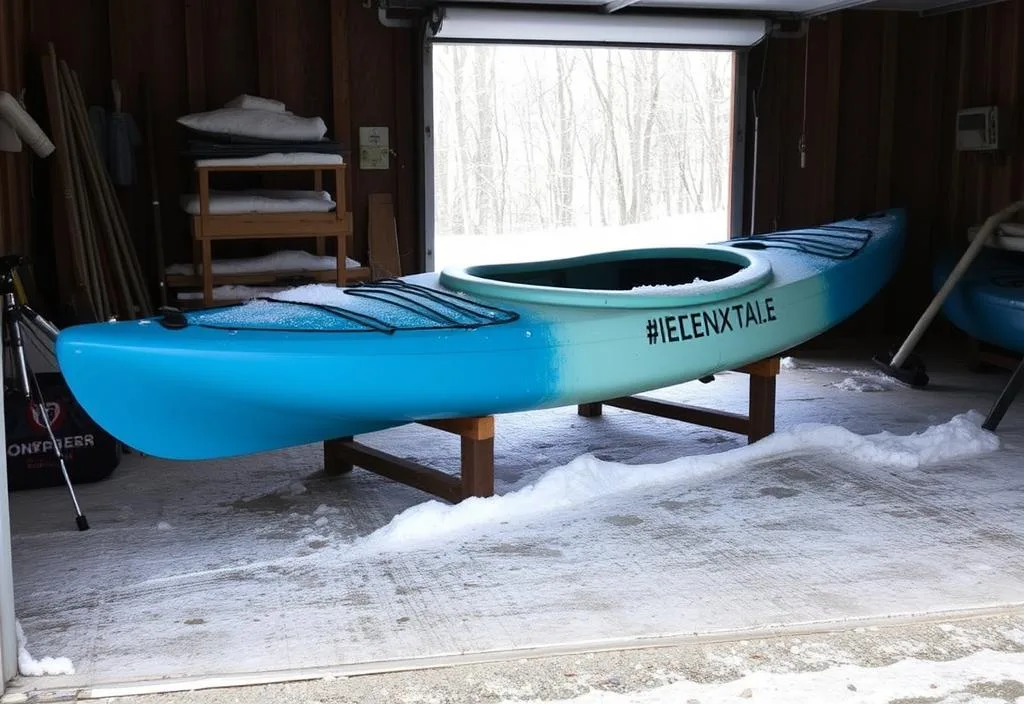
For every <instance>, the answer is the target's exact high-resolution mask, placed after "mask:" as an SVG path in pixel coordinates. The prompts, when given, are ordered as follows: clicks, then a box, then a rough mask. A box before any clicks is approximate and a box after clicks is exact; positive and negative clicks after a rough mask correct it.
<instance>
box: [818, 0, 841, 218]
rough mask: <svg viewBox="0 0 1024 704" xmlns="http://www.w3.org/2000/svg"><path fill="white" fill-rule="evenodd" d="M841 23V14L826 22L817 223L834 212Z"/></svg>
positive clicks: (839, 92)
mask: <svg viewBox="0 0 1024 704" xmlns="http://www.w3.org/2000/svg"><path fill="white" fill-rule="evenodd" d="M843 21H844V16H843V15H836V16H834V17H831V18H830V19H829V21H828V22H827V23H826V31H827V35H826V41H827V51H826V59H825V62H824V69H825V95H824V100H823V102H824V105H823V106H822V107H823V110H822V111H821V112H820V113H819V115H820V118H819V119H820V121H821V126H822V130H821V131H822V140H821V144H820V148H821V150H822V154H823V159H822V164H821V176H820V178H819V179H818V188H819V205H818V208H819V209H818V212H817V213H816V214H815V218H814V219H815V220H816V221H819V222H820V221H823V220H826V219H828V217H829V215H828V214H829V213H835V212H836V208H835V204H836V158H837V155H838V151H839V150H838V149H836V148H835V147H836V145H837V144H838V138H839V118H840V110H839V105H840V100H841V98H842V92H841V90H840V87H841V86H840V76H841V75H842V69H843Z"/></svg>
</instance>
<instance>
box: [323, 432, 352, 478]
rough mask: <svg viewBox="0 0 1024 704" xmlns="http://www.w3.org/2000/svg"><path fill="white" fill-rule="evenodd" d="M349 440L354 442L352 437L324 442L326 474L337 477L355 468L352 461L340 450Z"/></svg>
mask: <svg viewBox="0 0 1024 704" xmlns="http://www.w3.org/2000/svg"><path fill="white" fill-rule="evenodd" d="M347 442H352V438H351V437H347V438H337V439H336V440H328V441H327V442H325V443H324V472H325V473H326V474H329V475H330V476H332V477H337V476H341V475H342V474H348V473H349V472H351V471H352V470H353V467H352V463H351V462H349V461H348V460H347V459H346V458H345V454H344V453H343V452H339V451H338V450H339V448H340V447H341V446H342V445H343V444H344V443H347Z"/></svg>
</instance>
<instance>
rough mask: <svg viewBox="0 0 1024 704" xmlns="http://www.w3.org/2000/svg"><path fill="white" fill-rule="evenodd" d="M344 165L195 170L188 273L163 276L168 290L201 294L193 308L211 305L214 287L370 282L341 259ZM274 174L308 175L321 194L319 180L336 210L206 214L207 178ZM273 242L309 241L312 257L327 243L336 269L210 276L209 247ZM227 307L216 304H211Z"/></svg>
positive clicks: (346, 236) (363, 270) (347, 241)
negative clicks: (195, 211) (190, 268)
mask: <svg viewBox="0 0 1024 704" xmlns="http://www.w3.org/2000/svg"><path fill="white" fill-rule="evenodd" d="M346 169H347V165H346V164H343V163H311V164H221V163H217V164H206V163H202V162H197V163H196V165H195V171H196V181H197V186H198V196H199V213H198V214H197V215H193V216H192V218H191V222H190V225H191V231H192V243H193V259H192V261H193V267H194V269H195V272H194V273H193V274H186V275H180V274H179V275H166V276H165V284H166V286H167V288H168V289H169V290H181V289H195V288H198V289H200V290H201V291H202V299H197V301H196V303H197V304H200V303H201V304H202V305H204V306H209V305H213V304H214V303H215V301H214V297H213V289H214V287H215V286H222V285H240V286H278V285H279V286H289V285H297V284H299V283H304V282H320V283H335V284H337V285H338V286H344V285H346V284H348V283H350V282H355V281H365V280H368V279H369V278H370V268H369V267H358V268H353V269H349V268H347V267H346V261H347V255H348V253H349V252H351V251H352V239H353V234H352V230H353V228H352V212H351V211H350V210H349V208H348V204H347V201H346V198H345V193H346V189H345V176H346ZM225 172H233V173H279V172H309V173H311V174H312V176H313V189H314V190H316V191H321V190H323V187H324V180H325V179H324V177H325V175H327V176H329V177H330V180H331V181H332V185H333V187H334V189H333V190H334V193H333V194H332V195H333V198H334V201H335V203H336V207H335V208H334V210H333V211H330V212H310V211H304V212H283V213H282V212H267V213H232V214H214V213H212V212H211V211H210V178H211V176H212V175H214V174H217V173H225ZM250 239H275V240H294V239H298V240H312V241H313V242H314V243H315V247H316V249H315V251H316V254H317V255H318V256H326V255H327V241H328V240H332V239H333V240H334V241H335V243H336V247H335V257H336V259H337V267H336V269H335V270H333V271H267V272H251V273H245V274H218V273H215V272H214V271H213V268H212V262H213V243H214V242H223V241H226V240H250ZM229 302H231V301H224V300H217V301H216V303H218V304H220V303H229Z"/></svg>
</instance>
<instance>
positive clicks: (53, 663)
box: [14, 621, 75, 677]
mask: <svg viewBox="0 0 1024 704" xmlns="http://www.w3.org/2000/svg"><path fill="white" fill-rule="evenodd" d="M14 625H15V628H16V630H17V633H18V672H19V673H21V674H22V675H23V676H25V677H39V676H40V675H73V674H75V666H74V665H73V664H71V660H70V659H69V658H64V657H60V658H52V657H45V658H42V659H41V660H36V659H35V658H33V657H32V654H31V653H29V652H28V649H27V647H26V646H27V644H28V640H27V639H26V638H25V631H24V630H22V628H21V622H20V621H15V622H14Z"/></svg>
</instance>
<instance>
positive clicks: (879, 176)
mask: <svg viewBox="0 0 1024 704" xmlns="http://www.w3.org/2000/svg"><path fill="white" fill-rule="evenodd" d="M898 42H899V20H898V17H897V16H896V15H888V16H886V17H885V18H884V19H883V20H882V49H881V52H880V58H881V68H880V73H879V83H880V84H881V85H880V94H879V99H878V147H877V149H876V152H875V153H876V157H875V158H876V162H875V164H876V167H875V199H874V208H884V207H885V206H886V205H887V204H888V203H889V189H890V186H891V184H892V149H893V144H894V141H893V132H894V129H895V125H894V120H895V112H896V75H897V68H898V67H897V53H896V52H897V47H898Z"/></svg>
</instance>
